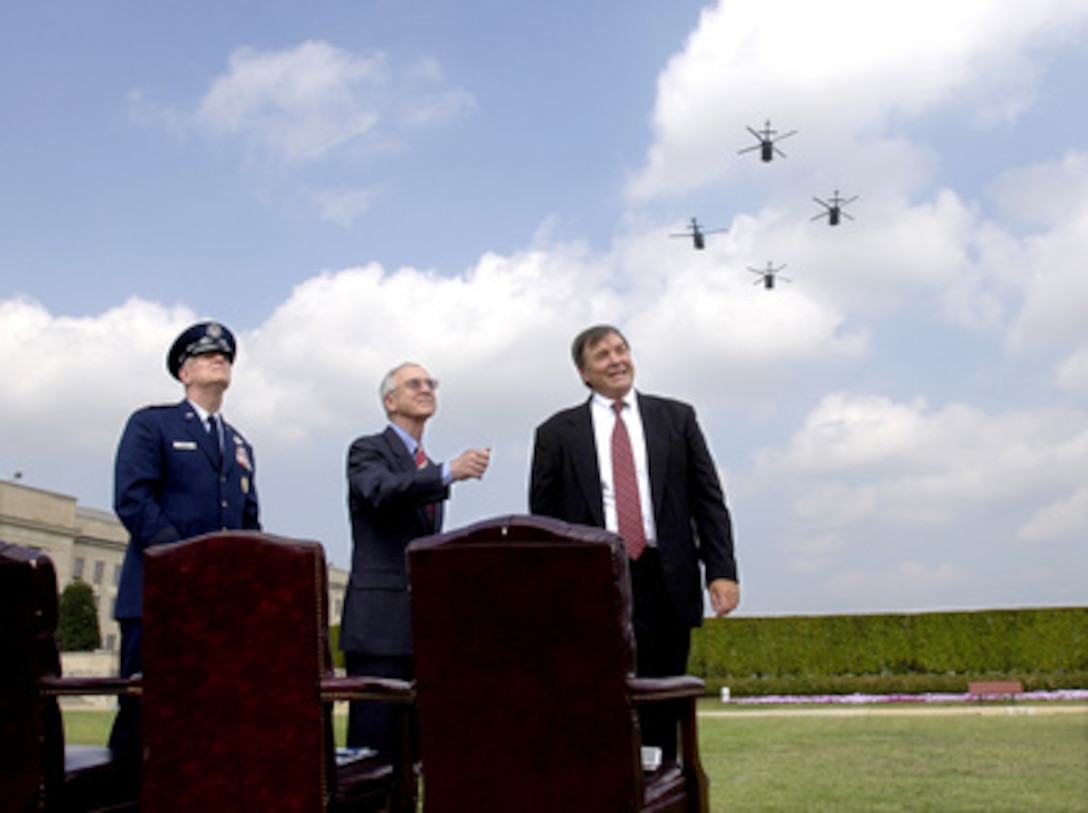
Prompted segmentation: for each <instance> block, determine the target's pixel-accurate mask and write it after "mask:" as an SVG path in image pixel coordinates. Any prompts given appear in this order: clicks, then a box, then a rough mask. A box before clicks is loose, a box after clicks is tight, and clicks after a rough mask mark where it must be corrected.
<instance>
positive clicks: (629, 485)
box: [612, 401, 646, 559]
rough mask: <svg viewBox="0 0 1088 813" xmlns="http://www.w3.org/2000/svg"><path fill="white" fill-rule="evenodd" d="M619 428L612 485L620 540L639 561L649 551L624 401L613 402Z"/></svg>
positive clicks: (614, 440)
mask: <svg viewBox="0 0 1088 813" xmlns="http://www.w3.org/2000/svg"><path fill="white" fill-rule="evenodd" d="M612 410H613V411H614V412H615V413H616V425H615V426H614V427H613V428H612V484H613V488H614V489H615V492H616V519H617V520H618V525H619V531H620V536H622V537H623V541H624V543H625V544H626V545H627V555H628V556H630V557H631V558H632V559H637V558H638V557H639V556H641V555H642V552H643V551H644V550H646V531H645V528H644V526H643V524H642V502H641V501H640V500H639V497H638V478H637V477H635V456H634V454H633V453H632V452H631V436H630V435H628V434H627V424H626V423H624V421H623V401H614V402H613V403H612Z"/></svg>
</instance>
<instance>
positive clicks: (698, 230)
mask: <svg viewBox="0 0 1088 813" xmlns="http://www.w3.org/2000/svg"><path fill="white" fill-rule="evenodd" d="M723 231H729V229H705V228H703V227H702V226H700V225H699V221H698V220H696V219H695V218H694V217H693V218H692V219H691V225H690V226H688V230H687V231H684V232H680V233H678V234H670V235H669V237H690V238H691V242H692V245H694V246H695V248H696V249H698V250H699V251H702V250H703V249H704V248H706V235H708V234H717V233H718V232H723Z"/></svg>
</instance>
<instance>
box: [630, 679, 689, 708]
mask: <svg viewBox="0 0 1088 813" xmlns="http://www.w3.org/2000/svg"><path fill="white" fill-rule="evenodd" d="M627 692H628V694H629V695H630V697H631V700H632V702H634V703H636V704H637V703H655V702H657V701H660V700H682V699H684V698H688V697H691V698H697V697H702V696H703V695H705V694H706V684H705V683H704V682H703V680H702V678H697V677H695V676H693V675H675V676H671V677H653V678H650V677H628V678H627Z"/></svg>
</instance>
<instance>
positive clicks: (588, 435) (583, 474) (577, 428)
mask: <svg viewBox="0 0 1088 813" xmlns="http://www.w3.org/2000/svg"><path fill="white" fill-rule="evenodd" d="M590 400H591V399H589V400H586V402H585V404H584V405H583V406H582V407H580V408H579V409H577V410H576V411H575V412H574V414H573V415H572V417H571V422H570V437H571V448H572V449H574V450H575V453H574V454H572V455H571V460H572V461H573V463H574V476H575V478H576V479H577V481H578V488H579V489H580V490H581V492H582V496H583V497H584V498H585V501H586V504H587V505H588V506H589V510H590V513H591V514H592V515H593V521H594V524H596V525H598V526H599V527H601V528H603V527H604V496H603V495H602V493H601V470H600V466H598V465H597V440H596V438H595V437H594V435H593V415H592V413H591V412H590V408H589V404H590Z"/></svg>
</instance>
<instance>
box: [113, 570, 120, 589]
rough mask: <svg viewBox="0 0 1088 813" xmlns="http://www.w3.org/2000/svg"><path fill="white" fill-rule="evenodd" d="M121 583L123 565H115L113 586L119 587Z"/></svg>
mask: <svg viewBox="0 0 1088 813" xmlns="http://www.w3.org/2000/svg"><path fill="white" fill-rule="evenodd" d="M120 584H121V566H120V565H114V566H113V586H114V587H118V586H120Z"/></svg>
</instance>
